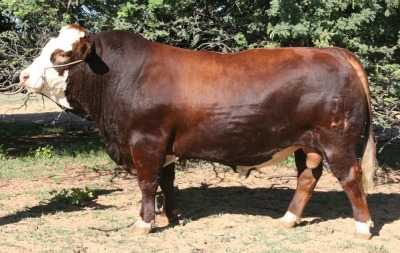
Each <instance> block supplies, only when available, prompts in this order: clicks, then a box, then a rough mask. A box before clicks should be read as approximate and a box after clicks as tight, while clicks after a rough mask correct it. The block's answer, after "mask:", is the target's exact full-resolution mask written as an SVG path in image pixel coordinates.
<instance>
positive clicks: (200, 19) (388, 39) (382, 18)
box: [0, 0, 400, 124]
mask: <svg viewBox="0 0 400 253" xmlns="http://www.w3.org/2000/svg"><path fill="white" fill-rule="evenodd" d="M0 10H1V13H0V38H1V41H0V84H1V83H3V84H5V85H6V84H9V83H13V82H15V81H16V80H17V75H18V71H19V70H20V69H21V68H22V66H24V65H26V64H27V63H29V62H30V61H31V58H32V57H34V56H35V55H36V54H37V53H38V49H39V48H40V47H42V46H43V45H44V43H45V41H46V40H48V38H49V37H50V36H52V35H54V34H56V33H57V32H58V30H59V29H60V27H61V26H63V25H65V24H67V23H70V22H72V23H79V24H81V25H84V26H86V27H87V28H89V30H90V31H91V32H93V33H95V32H99V31H102V30H109V29H130V30H134V31H136V32H138V33H140V34H142V35H143V36H144V37H146V38H148V39H151V40H156V41H159V42H163V43H167V44H170V45H175V46H179V47H184V48H191V49H195V50H217V51H223V52H235V51H239V50H244V49H249V48H255V47H278V46H316V47H327V46H339V47H344V48H347V49H349V50H350V51H352V52H354V53H355V54H356V55H357V56H358V57H359V58H360V59H361V61H362V62H363V64H364V66H365V68H366V70H367V72H368V77H369V80H370V84H371V90H372V94H373V106H374V110H375V112H376V114H375V115H377V116H378V117H376V118H375V120H376V122H377V123H381V124H392V123H396V122H398V117H399V112H400V102H399V97H400V87H399V83H400V70H399V69H400V63H399V62H400V50H399V47H400V26H399V25H396V24H399V23H400V0H368V1H355V0H326V1H322V0H285V1H283V0H270V1H262V0H253V1H250V2H249V1H244V0H236V1H231V0H211V1H195V0H182V1H172V0H125V1H117V0H111V1H105V0H92V1H83V0H81V1H58V0H57V1H56V0H49V1H44V0H36V1H31V0H22V1H15V0H3V1H1V2H0Z"/></svg>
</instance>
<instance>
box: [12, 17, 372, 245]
mask: <svg viewBox="0 0 400 253" xmlns="http://www.w3.org/2000/svg"><path fill="white" fill-rule="evenodd" d="M65 64H67V65H65ZM56 66H58V67H56ZM20 83H21V85H22V86H23V87H25V88H26V89H27V90H29V91H30V92H37V93H41V94H44V95H45V96H47V97H49V98H51V99H52V100H53V101H55V102H56V103H58V104H59V105H61V106H63V107H65V108H67V109H71V110H77V111H81V112H85V113H87V114H88V115H89V116H90V117H91V118H92V119H93V120H94V121H95V122H96V123H97V126H98V127H99V129H100V130H101V132H102V134H103V136H104V139H105V143H106V149H107V152H108V153H109V155H110V156H111V157H112V159H113V160H114V161H115V162H116V163H117V164H119V165H122V166H123V168H125V169H126V170H128V171H130V172H131V173H133V174H135V175H137V179H138V183H139V187H140V190H141V192H142V206H141V210H140V218H139V220H138V221H137V222H136V223H135V225H134V230H135V231H136V232H138V233H149V232H150V231H151V229H152V223H153V222H154V221H155V204H154V198H155V194H156V190H157V187H158V186H160V187H161V189H162V192H163V195H164V208H163V213H162V215H161V218H163V219H168V220H169V221H170V222H172V221H174V220H175V219H176V217H177V215H178V213H179V211H178V204H177V201H176V198H175V195H174V191H173V181H174V162H175V161H176V159H177V158H179V159H188V158H196V159H204V160H207V161H212V162H218V163H221V164H226V165H229V166H232V167H233V168H235V169H236V170H237V171H239V172H240V173H241V174H242V175H246V174H247V173H248V171H249V170H250V169H254V168H261V167H264V166H268V165H272V164H274V163H276V162H279V161H281V160H282V159H284V158H286V157H287V156H288V155H290V154H291V153H293V152H294V153H295V160H296V166H297V169H298V181H297V188H296V191H295V194H294V197H293V200H292V201H291V203H290V205H289V208H288V210H287V212H286V214H285V215H284V216H283V217H282V218H281V222H282V223H283V224H285V225H286V226H288V227H291V226H294V225H295V223H296V222H298V221H299V219H300V216H301V215H302V213H303V210H304V208H305V206H306V204H307V202H308V200H309V199H310V197H311V194H312V191H313V189H314V187H315V185H316V184H317V181H318V179H319V178H320V176H321V174H322V167H323V164H322V162H323V159H326V162H327V163H328V164H329V166H330V168H331V170H332V172H333V174H334V175H335V176H336V177H337V179H338V180H339V182H340V184H341V186H342V187H343V190H344V191H345V193H346V194H347V196H348V198H349V200H350V203H351V206H352V209H353V215H354V219H355V221H356V229H355V233H356V236H359V237H363V238H370V237H371V233H370V226H372V224H373V223H372V221H371V216H370V213H369V210H368V206H367V202H366V195H365V193H364V189H365V187H366V185H368V184H371V182H372V177H373V173H374V169H375V166H376V156H375V145H374V140H373V132H372V128H371V102H370V94H369V88H368V83H367V78H366V74H365V71H364V69H363V67H362V66H361V64H360V61H359V60H358V59H357V58H356V57H355V56H354V55H353V54H352V53H350V52H349V51H347V50H345V49H340V48H325V49H316V48H278V49H253V50H248V51H244V52H239V53H216V52H198V51H191V50H185V49H181V48H176V47H172V46H168V45H163V44H160V43H155V42H150V41H147V40H146V39H144V38H142V37H141V36H139V35H136V34H134V33H132V32H128V31H109V32H103V33H100V34H97V35H94V36H91V35H89V33H88V32H87V31H86V30H85V29H83V28H81V27H79V26H76V25H70V26H67V27H64V28H62V30H61V32H60V34H59V36H58V37H57V38H53V39H51V40H50V41H49V42H48V44H47V45H46V46H45V47H44V48H43V51H42V53H41V55H40V56H39V57H38V58H36V59H35V60H34V61H33V63H32V64H31V65H30V66H29V67H28V68H27V69H25V70H23V71H22V73H21V75H20ZM362 134H364V135H365V146H364V153H363V158H362V162H361V166H360V164H359V161H358V159H357V157H356V154H355V150H356V144H357V141H358V139H359V138H360V136H361V135H362ZM363 183H364V184H363Z"/></svg>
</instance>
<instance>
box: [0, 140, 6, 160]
mask: <svg viewBox="0 0 400 253" xmlns="http://www.w3.org/2000/svg"><path fill="white" fill-rule="evenodd" d="M3 146H4V145H3V144H0V160H4V159H6V157H7V150H5V149H4V148H3Z"/></svg>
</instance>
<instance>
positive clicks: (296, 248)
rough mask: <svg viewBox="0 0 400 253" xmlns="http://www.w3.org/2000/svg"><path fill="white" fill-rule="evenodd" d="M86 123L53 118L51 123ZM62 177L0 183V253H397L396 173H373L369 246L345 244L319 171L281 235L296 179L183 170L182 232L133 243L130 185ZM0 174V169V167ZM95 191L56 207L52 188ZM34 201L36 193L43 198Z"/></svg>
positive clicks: (330, 191) (348, 228)
mask: <svg viewBox="0 0 400 253" xmlns="http://www.w3.org/2000/svg"><path fill="white" fill-rule="evenodd" d="M3 113H5V114H4V115H3V116H1V115H0V122H7V123H9V124H15V125H16V127H17V125H18V122H31V123H32V124H49V123H51V122H53V121H54V119H55V118H57V117H58V116H59V115H60V109H59V108H58V107H57V106H55V105H54V104H52V103H47V102H46V103H45V107H43V105H42V104H41V103H37V104H30V105H28V107H27V108H21V109H19V110H13V111H10V110H9V106H8V105H7V104H2V105H0V114H3ZM64 122H67V123H74V124H77V125H80V124H81V125H85V124H92V123H90V122H89V123H88V122H82V120H81V119H80V118H77V117H73V116H68V115H65V114H61V116H60V117H59V118H58V120H57V124H62V123H64ZM65 167H66V169H67V170H66V172H60V173H56V174H54V175H52V176H51V177H49V176H48V175H46V176H43V177H40V178H38V179H36V180H26V179H20V178H16V179H11V180H3V179H1V178H0V252H196V253H197V252H309V253H314V252H393V253H395V252H399V251H400V249H399V248H400V174H399V171H400V168H397V169H396V170H394V171H390V172H383V171H382V170H379V172H378V175H379V180H377V183H376V185H375V186H374V187H373V188H372V189H371V190H370V191H369V195H368V203H369V207H370V211H371V214H372V216H373V221H374V223H375V227H374V228H372V233H373V235H374V236H373V238H372V239H371V240H368V241H366V240H360V239H355V238H353V232H354V228H355V225H354V221H353V219H352V213H351V207H350V204H349V202H348V200H347V198H346V196H345V194H344V193H343V191H342V189H341V187H340V185H339V184H338V182H337V180H336V179H335V178H334V177H333V176H332V174H331V173H330V172H329V170H325V171H324V174H323V176H322V178H321V180H320V181H319V183H318V185H317V187H316V189H315V193H314V195H313V198H312V199H311V201H310V203H309V204H308V206H307V208H306V211H305V213H304V215H303V219H302V222H301V223H300V224H299V225H298V226H297V227H296V228H294V229H289V230H285V229H282V228H279V226H278V218H279V217H281V216H283V214H284V213H285V212H286V209H287V207H288V205H289V203H290V200H291V198H292V196H293V193H294V189H295V186H296V177H295V171H294V170H293V169H289V168H277V167H271V169H270V170H268V171H267V172H263V173H261V172H253V173H252V174H251V175H250V177H249V178H248V179H246V180H244V181H242V180H240V179H239V178H238V174H235V173H233V172H232V171H231V170H228V169H226V168H223V167H220V166H216V167H213V166H212V165H211V164H208V163H200V164H199V163H189V164H188V165H187V169H186V170H185V171H182V170H177V179H176V193H177V197H178V200H179V202H180V205H181V212H182V216H183V217H184V220H183V221H184V225H177V226H173V227H161V228H157V229H156V230H155V232H154V233H152V234H149V235H147V236H139V235H134V234H132V233H131V230H130V227H129V226H128V227H127V226H126V225H128V224H130V223H131V222H133V221H134V220H135V219H136V217H137V215H138V213H139V207H140V194H139V189H138V187H137V183H136V181H135V179H134V178H133V177H132V176H130V175H128V174H126V173H125V172H123V171H121V170H120V169H118V168H116V169H115V170H99V171H95V170H87V169H85V168H81V167H79V166H75V165H73V164H66V165H65ZM0 169H1V168H0ZM88 185H96V187H97V190H96V194H97V196H98V197H97V199H96V200H94V201H90V202H88V203H86V204H85V205H84V206H78V207H77V206H71V205H69V206H64V207H61V208H60V207H59V206H58V205H56V204H55V203H53V202H51V201H49V200H48V198H47V196H48V192H50V191H52V190H59V189H63V188H64V189H68V188H73V187H76V188H83V187H85V186H88ZM38 192H39V193H42V195H43V197H38V196H41V195H40V194H38Z"/></svg>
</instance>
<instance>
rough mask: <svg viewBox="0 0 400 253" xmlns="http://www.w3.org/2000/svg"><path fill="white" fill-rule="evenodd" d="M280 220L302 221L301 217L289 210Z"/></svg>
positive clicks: (289, 221)
mask: <svg viewBox="0 0 400 253" xmlns="http://www.w3.org/2000/svg"><path fill="white" fill-rule="evenodd" d="M280 221H283V222H288V223H297V224H298V223H300V222H301V218H300V217H299V216H297V215H295V214H293V213H291V212H289V211H287V212H286V213H285V215H284V216H283V217H282V218H281V219H280Z"/></svg>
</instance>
